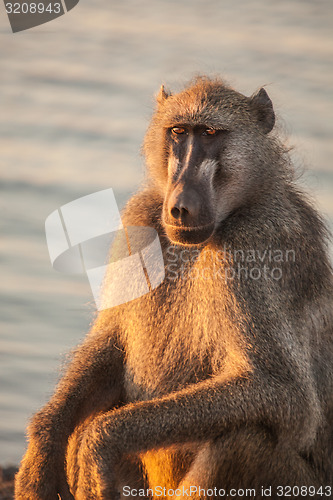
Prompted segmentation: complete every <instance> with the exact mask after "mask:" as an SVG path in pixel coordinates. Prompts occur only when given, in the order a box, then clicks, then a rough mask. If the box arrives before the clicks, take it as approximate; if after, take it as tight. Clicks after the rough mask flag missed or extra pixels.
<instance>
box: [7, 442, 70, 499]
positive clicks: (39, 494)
mask: <svg viewBox="0 0 333 500" xmlns="http://www.w3.org/2000/svg"><path fill="white" fill-rule="evenodd" d="M58 494H59V495H60V498H61V500H74V498H73V496H72V495H71V493H70V491H69V488H68V485H67V481H66V475H65V470H64V467H63V464H62V466H60V465H59V463H57V457H56V455H55V456H53V457H52V456H51V454H48V453H45V450H42V449H41V448H40V447H38V446H36V445H35V444H34V443H30V445H29V448H28V451H27V453H26V455H25V457H24V458H23V461H22V464H21V467H20V470H19V472H18V473H17V475H16V478H15V500H59V495H58Z"/></svg>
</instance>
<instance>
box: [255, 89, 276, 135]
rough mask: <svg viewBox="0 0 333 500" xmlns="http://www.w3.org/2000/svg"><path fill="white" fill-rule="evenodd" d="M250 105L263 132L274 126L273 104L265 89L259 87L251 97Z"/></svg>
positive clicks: (266, 132)
mask: <svg viewBox="0 0 333 500" xmlns="http://www.w3.org/2000/svg"><path fill="white" fill-rule="evenodd" d="M250 103H251V107H252V109H253V112H254V113H255V116H256V118H257V120H258V122H259V125H260V127H261V128H262V130H263V131H264V133H265V134H268V132H270V131H271V130H272V128H273V127H274V123H275V114H274V109H273V104H272V101H271V100H270V98H269V97H268V94H267V92H266V90H265V89H263V88H261V89H260V90H259V91H258V92H256V93H255V94H253V96H252V97H251V101H250Z"/></svg>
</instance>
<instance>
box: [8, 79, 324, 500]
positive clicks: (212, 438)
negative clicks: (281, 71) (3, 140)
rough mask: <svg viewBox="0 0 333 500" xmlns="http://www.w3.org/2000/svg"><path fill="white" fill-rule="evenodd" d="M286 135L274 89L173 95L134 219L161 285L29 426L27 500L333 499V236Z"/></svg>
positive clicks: (110, 328) (111, 312)
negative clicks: (154, 242) (154, 236)
mask: <svg viewBox="0 0 333 500" xmlns="http://www.w3.org/2000/svg"><path fill="white" fill-rule="evenodd" d="M274 125H275V114H274V111H273V106H272V102H271V100H270V98H269V97H268V95H267V92H266V91H265V89H263V88H261V89H260V90H259V91H258V92H256V93H255V94H254V95H252V96H251V97H246V96H244V95H242V94H240V93H238V92H236V91H235V90H233V89H232V88H231V87H230V86H228V85H227V84H226V83H225V82H224V80H222V79H219V78H209V77H206V76H201V77H197V78H196V79H195V80H193V81H192V82H190V84H189V85H188V86H187V87H186V88H185V89H184V90H183V91H181V92H179V93H175V94H172V93H171V92H169V91H167V90H165V88H164V87H162V88H161V90H160V92H159V94H158V97H157V103H156V110H155V113H154V115H153V117H152V121H151V123H150V125H149V127H148V131H147V134H146V137H145V141H144V146H143V150H144V154H145V157H146V163H147V171H148V175H147V179H146V181H145V184H144V185H143V187H142V189H141V190H140V191H139V192H138V193H137V194H135V195H134V196H133V197H132V198H131V199H130V200H129V202H128V204H127V206H126V208H125V210H124V213H123V222H124V225H125V226H128V227H129V226H145V227H151V228H154V229H155V230H156V231H157V233H158V235H159V238H160V243H161V247H162V251H163V256H164V263H165V279H164V281H163V282H162V283H161V284H160V285H159V286H158V287H156V288H155V289H152V290H151V291H150V292H149V293H147V294H145V295H143V296H141V297H139V298H137V299H135V300H132V301H130V302H128V303H125V304H121V305H119V306H117V307H114V308H111V309H106V310H103V311H100V313H99V314H98V316H97V318H96V320H95V322H94V324H93V326H92V329H91V331H90V333H89V335H88V336H87V338H86V339H85V340H84V342H83V343H82V344H81V345H80V346H79V347H78V348H77V349H76V350H75V352H74V354H73V357H72V359H71V361H70V363H69V366H68V368H67V371H66V373H65V374H64V376H63V378H62V380H61V381H60V383H59V385H58V387H57V389H56V391H55V394H54V395H53V397H52V398H51V400H50V402H49V403H48V404H46V406H45V407H44V408H43V409H42V410H41V411H39V412H38V413H37V414H36V415H35V416H34V418H33V420H32V422H31V424H30V426H29V431H28V434H29V440H30V441H29V446H28V450H27V453H26V455H25V457H24V458H23V461H22V464H21V467H20V470H19V473H18V475H17V477H16V497H15V498H16V499H17V500H30V499H31V500H36V499H38V500H56V499H57V498H58V494H59V496H60V497H61V499H62V500H69V499H73V498H75V499H76V500H83V499H84V500H89V499H91V500H102V499H103V500H106V499H108V500H110V499H115V498H119V496H121V497H122V498H127V497H130V498H136V497H137V496H141V497H144V498H151V497H153V496H162V497H163V498H175V497H177V496H178V497H187V496H189V495H191V497H192V498H211V497H215V498H222V497H224V496H227V495H228V494H229V493H230V491H231V489H233V491H232V494H233V496H234V498H241V497H243V496H244V493H242V491H241V492H240V493H238V496H237V493H235V491H236V490H237V489H239V488H242V489H243V490H244V489H246V488H248V489H251V492H250V493H248V494H247V498H256V499H259V498H264V497H265V493H264V492H263V490H262V488H266V489H267V488H271V494H270V495H269V496H270V497H271V498H281V497H282V498H284V497H288V496H289V497H290V496H292V497H294V498H297V497H298V496H302V498H325V497H327V498H330V495H331V493H330V490H331V487H332V482H333V432H332V422H333V337H332V321H333V319H332V306H331V298H332V297H331V293H332V272H331V266H330V261H329V257H328V250H327V242H328V234H327V231H326V229H325V225H324V223H323V222H322V219H321V217H320V216H319V215H318V214H317V212H316V210H315V209H314V208H313V207H312V204H311V203H310V202H309V201H308V200H307V197H306V195H305V194H303V193H302V191H301V190H299V188H298V187H297V185H296V180H295V174H294V168H293V165H292V162H291V160H290V156H289V152H288V148H287V147H286V146H285V145H284V144H283V141H281V140H280V139H279V137H278V134H277V133H276V129H277V127H274ZM273 129H274V130H273ZM124 279H127V280H128V279H131V277H129V276H126V277H124ZM105 293H107V289H106V291H105ZM163 488H165V489H163ZM199 488H201V490H199ZM288 488H291V490H288ZM297 488H298V489H297ZM301 488H303V489H301ZM212 490H213V491H212ZM158 493H159V495H158ZM267 495H268V493H267V492H266V496H267ZM229 496H231V495H229Z"/></svg>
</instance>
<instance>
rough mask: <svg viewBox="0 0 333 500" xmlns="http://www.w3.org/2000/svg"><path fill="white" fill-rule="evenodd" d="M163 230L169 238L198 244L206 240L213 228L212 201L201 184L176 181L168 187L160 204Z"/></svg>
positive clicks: (185, 243)
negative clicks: (174, 184)
mask: <svg viewBox="0 0 333 500" xmlns="http://www.w3.org/2000/svg"><path fill="white" fill-rule="evenodd" d="M163 222H164V227H165V231H166V233H167V235H168V237H169V238H170V240H171V241H173V242H175V243H180V244H183V245H198V244H200V243H204V242H205V241H206V240H208V239H209V238H210V237H211V236H212V234H213V232H214V227H215V221H214V217H213V210H212V203H211V201H210V197H209V193H208V192H207V188H206V186H204V185H200V184H199V183H198V184H192V185H188V184H185V185H183V184H178V185H177V186H176V187H174V188H173V189H171V190H169V195H167V196H166V199H165V201H164V207H163Z"/></svg>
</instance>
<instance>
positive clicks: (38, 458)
mask: <svg viewBox="0 0 333 500" xmlns="http://www.w3.org/2000/svg"><path fill="white" fill-rule="evenodd" d="M99 337H100V338H99ZM122 357H123V356H122V351H121V349H119V347H118V346H117V344H116V341H115V338H113V337H110V336H107V337H106V335H105V334H94V335H91V336H89V337H88V338H87V340H86V341H85V342H84V343H83V344H82V345H81V346H80V347H79V348H78V349H77V350H76V352H75V354H74V357H73V360H72V362H71V364H70V365H69V367H68V370H67V373H66V374H65V375H64V377H63V378H62V380H61V381H60V383H59V385H58V387H57V389H56V392H55V394H54V396H53V397H52V398H51V400H50V401H49V403H47V404H46V405H45V407H44V408H43V409H42V410H41V411H39V412H38V413H37V414H36V415H35V416H34V418H33V419H32V422H31V424H30V426H29V428H28V435H29V446H28V450H27V453H26V455H25V457H24V458H23V461H22V464H21V468H20V470H19V472H18V475H17V477H16V489H15V498H16V499H17V500H37V499H38V500H58V493H61V498H62V500H67V499H71V498H73V497H72V496H71V495H70V493H69V490H68V486H67V481H66V476H65V454H66V447H67V442H68V438H69V436H70V435H71V433H72V432H73V430H74V428H75V427H76V426H77V425H78V424H79V423H80V422H81V421H82V420H83V419H85V418H86V417H88V416H90V415H94V414H96V413H97V412H98V411H101V410H109V409H110V408H112V407H114V406H115V405H116V404H118V403H119V399H120V393H121V390H122V378H123V369H122V368H123V364H122Z"/></svg>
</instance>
